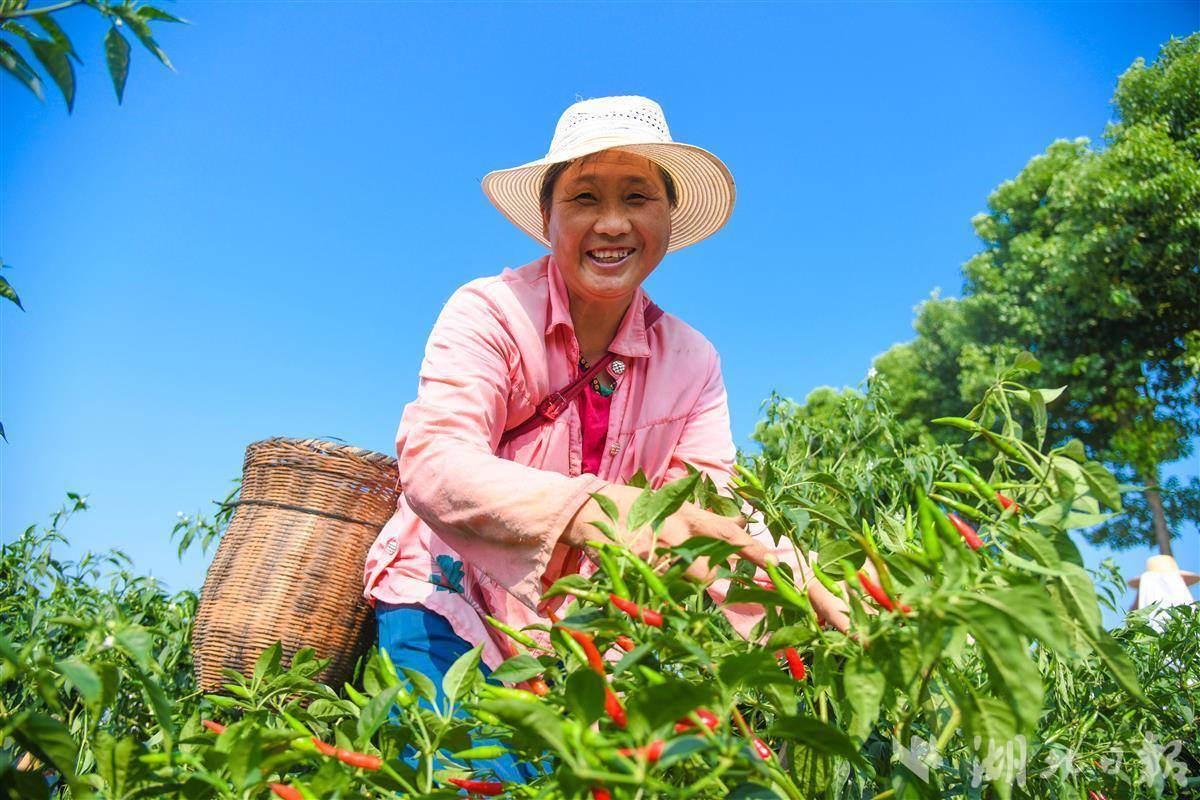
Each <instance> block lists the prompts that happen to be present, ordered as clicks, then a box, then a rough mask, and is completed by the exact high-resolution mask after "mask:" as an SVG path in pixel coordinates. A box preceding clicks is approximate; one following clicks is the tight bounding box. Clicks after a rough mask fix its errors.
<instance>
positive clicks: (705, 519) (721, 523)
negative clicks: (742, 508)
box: [562, 484, 769, 584]
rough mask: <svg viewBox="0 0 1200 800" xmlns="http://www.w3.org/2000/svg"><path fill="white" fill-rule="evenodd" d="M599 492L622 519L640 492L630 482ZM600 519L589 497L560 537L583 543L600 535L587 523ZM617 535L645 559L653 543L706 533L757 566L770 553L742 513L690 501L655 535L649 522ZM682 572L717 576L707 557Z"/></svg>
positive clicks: (708, 579)
mask: <svg viewBox="0 0 1200 800" xmlns="http://www.w3.org/2000/svg"><path fill="white" fill-rule="evenodd" d="M601 493H602V494H604V495H605V496H606V497H608V498H609V499H610V500H612V501H613V502H614V503H615V504H616V506H617V508H618V510H619V511H620V518H621V519H625V518H626V515H627V514H628V513H629V508H630V507H631V506H632V505H633V502H634V500H636V499H637V498H638V496H639V495H640V494H641V493H642V492H641V490H640V489H638V488H636V487H633V486H621V485H618V484H610V485H608V486H606V487H604V489H603V490H601ZM600 519H605V517H604V512H603V511H602V510H601V509H600V506H599V504H598V503H597V502H596V501H595V500H588V502H587V503H585V504H584V505H583V507H582V508H580V509H579V511H578V512H577V513H576V514H575V517H574V518H573V519H572V520H571V523H570V524H569V525H568V526H567V529H566V531H564V533H563V536H562V541H563V542H564V543H566V544H569V545H571V546H573V547H584V546H586V545H587V543H588V542H590V541H595V540H597V539H600V538H603V537H602V535H601V534H600V532H599V531H597V530H596V528H595V527H594V526H592V525H591V524H590V522H591V521H592V520H600ZM617 535H618V536H620V537H622V544H624V545H625V546H627V547H629V548H630V549H631V550H633V552H634V553H636V554H637V555H638V556H639V557H641V558H642V559H644V560H646V561H651V560H652V558H651V557H652V556H653V555H654V553H653V548H654V547H674V546H675V545H679V544H683V543H684V542H686V541H687V540H688V539H690V538H692V537H693V536H707V537H710V538H712V539H721V540H723V541H726V542H729V543H730V544H733V545H736V546H737V547H738V548H739V552H738V555H739V556H740V557H742V558H745V559H747V560H749V561H752V562H753V563H755V564H757V565H758V566H760V567H765V566H766V563H767V558H768V557H769V551H768V550H767V548H766V547H764V546H763V545H762V544H761V543H759V542H757V541H755V540H754V537H752V536H751V535H750V534H749V533H747V532H746V519H745V517H740V516H739V517H723V516H721V515H720V514H714V513H713V512H711V511H706V510H704V509H703V508H700V507H699V506H697V505H695V504H693V503H684V504H683V505H682V506H681V507H680V509H679V511H677V512H676V513H674V514H672V515H671V516H670V517H668V518H667V519H666V520H665V521H664V522H663V524H662V525H661V526H659V529H658V535H657V537H655V535H654V534H653V532H652V531H651V530H650V528H649V526H642V528H640V529H638V530H636V531H626V530H624V529H623V528H622V529H619V530H618V531H617ZM685 574H686V575H687V576H689V577H691V578H693V579H695V580H698V581H701V582H702V583H706V584H707V583H711V582H712V581H713V580H714V579H715V577H716V574H715V570H713V569H711V568H710V567H709V564H708V559H706V558H698V559H696V560H695V561H693V562H692V564H691V566H689V567H688V569H687V572H686V573H685Z"/></svg>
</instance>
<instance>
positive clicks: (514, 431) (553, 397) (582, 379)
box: [500, 301, 663, 445]
mask: <svg viewBox="0 0 1200 800" xmlns="http://www.w3.org/2000/svg"><path fill="white" fill-rule="evenodd" d="M645 315H646V316H645V320H646V330H649V329H650V328H652V327H654V323H656V322H658V320H659V319H660V318H661V317H662V315H663V310H662V309H661V308H659V307H658V306H657V305H655V304H654V302H653V301H650V304H649V305H647V306H646V310H645ZM614 358H616V354H614V353H608V354H606V355H605V356H604V358H602V359H600V360H599V361H597V362H596V363H595V364H593V365H592V367H591V369H589V370H588V371H587V372H585V373H583V374H582V375H580V376H579V377H578V378H576V379H575V380H573V381H572V382H571V383H569V384H567V385H566V386H564V387H563V388H561V389H559V390H558V391H557V392H551V393H550V394H549V395H547V396H546V397H545V398H544V399H543V400H542V402H540V403H538V404H537V408H536V409H534V412H533V414H531V415H530V416H529V417H528V418H527V419H526V420H525V421H524V422H521V423H519V424H518V425H515V426H514V427H512V428H509V429H508V430H506V431H505V432H504V435H503V436H501V437H500V444H501V445H503V444H505V443H506V442H508V441H509V440H510V439H512V438H513V437H514V436H520V435H521V434H523V433H528V432H529V431H531V430H533V429H534V428H536V427H538V426H539V425H544V424H546V423H547V422H550V421H552V420H554V419H557V418H558V416H559V415H560V414H562V412H563V411H565V410H566V408H567V406H569V405H571V402H572V401H573V400H574V399H575V398H576V397H577V396H578V395H579V393H580V392H582V391H583V389H584V387H585V386H587V385H588V383H590V382H591V380H592V378H594V377H596V376H597V375H599V374H600V371H601V370H603V369H605V368H606V367H607V366H608V365H609V363H610V362H611V361H612V360H613V359H614Z"/></svg>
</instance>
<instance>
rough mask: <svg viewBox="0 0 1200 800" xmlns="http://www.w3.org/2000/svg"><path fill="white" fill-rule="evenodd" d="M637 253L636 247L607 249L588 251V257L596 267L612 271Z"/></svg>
mask: <svg viewBox="0 0 1200 800" xmlns="http://www.w3.org/2000/svg"><path fill="white" fill-rule="evenodd" d="M636 251H637V248H635V247H606V248H598V249H596V250H588V251H587V257H588V260H589V261H591V262H592V263H593V264H595V265H596V266H598V267H601V268H604V269H611V268H613V267H619V266H620V265H622V264H624V263H625V262H626V261H628V260H629V257H630V256H632V255H633V254H634V253H635V252H636Z"/></svg>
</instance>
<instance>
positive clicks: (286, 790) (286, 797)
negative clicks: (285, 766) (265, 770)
mask: <svg viewBox="0 0 1200 800" xmlns="http://www.w3.org/2000/svg"><path fill="white" fill-rule="evenodd" d="M267 785H268V786H270V787H271V791H272V792H274V793H275V796H276V797H282V798H283V800H303V798H304V795H302V794H300V790H299V789H297V788H296V787H295V786H288V785H287V784H286V783H271V784H267Z"/></svg>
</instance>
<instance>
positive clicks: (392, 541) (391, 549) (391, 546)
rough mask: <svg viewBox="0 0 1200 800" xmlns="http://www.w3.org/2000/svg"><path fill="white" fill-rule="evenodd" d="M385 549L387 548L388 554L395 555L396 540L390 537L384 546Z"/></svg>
mask: <svg viewBox="0 0 1200 800" xmlns="http://www.w3.org/2000/svg"><path fill="white" fill-rule="evenodd" d="M383 549H384V550H387V552H388V555H390V556H394V555H395V554H396V540H395V539H388V540H387V544H385V545H384V546H383Z"/></svg>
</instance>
